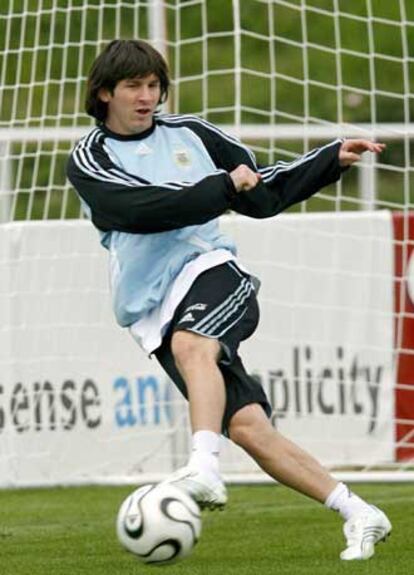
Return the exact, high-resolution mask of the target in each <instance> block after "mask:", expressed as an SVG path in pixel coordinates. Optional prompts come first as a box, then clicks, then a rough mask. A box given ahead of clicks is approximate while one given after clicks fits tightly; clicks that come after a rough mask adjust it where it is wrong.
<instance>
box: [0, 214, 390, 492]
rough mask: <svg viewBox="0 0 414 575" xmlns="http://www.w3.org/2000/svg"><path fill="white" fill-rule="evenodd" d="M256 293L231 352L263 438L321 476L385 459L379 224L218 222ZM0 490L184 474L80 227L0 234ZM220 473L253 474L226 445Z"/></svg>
mask: <svg viewBox="0 0 414 575" xmlns="http://www.w3.org/2000/svg"><path fill="white" fill-rule="evenodd" d="M222 224H223V229H224V230H225V231H227V232H228V233H229V234H231V235H232V236H233V237H234V238H235V239H236V241H237V243H238V245H239V247H240V257H241V261H242V263H243V264H244V265H245V266H246V267H247V268H248V269H249V270H251V271H252V272H254V273H257V275H258V276H259V277H260V279H261V280H262V287H261V291H260V294H259V300H260V305H261V313H262V319H261V324H260V327H259V329H258V331H257V332H256V334H255V335H254V336H253V337H252V338H251V340H249V341H248V342H246V343H243V344H242V356H243V357H245V358H246V361H245V363H246V364H247V366H248V368H249V369H250V370H251V371H252V372H254V373H255V374H256V375H257V377H259V378H260V379H261V381H262V383H263V385H264V387H265V389H266V391H267V392H268V395H269V398H270V400H271V402H272V404H273V407H274V409H275V412H274V416H273V418H272V421H273V423H274V425H275V426H276V427H277V428H278V429H279V430H280V431H282V432H283V433H286V434H287V435H288V436H289V437H291V438H292V439H294V440H295V441H298V442H299V443H300V444H301V445H302V446H304V447H305V448H307V449H309V450H310V451H311V452H312V453H313V454H314V455H316V456H317V457H318V458H320V459H322V461H323V462H324V463H326V464H328V465H354V464H369V463H374V462H375V463H376V462H384V461H390V460H392V458H393V448H394V445H393V437H394V422H393V409H394V399H393V371H392V357H393V286H392V278H393V259H392V230H391V222H390V216H389V214H387V213H380V214H378V213H377V214H353V215H333V214H332V215H330V214H328V215H306V216H302V215H300V216H299V215H284V216H280V217H279V218H276V219H273V220H266V221H255V220H248V219H245V218H239V217H234V218H227V219H225V218H223V222H222ZM0 313H1V327H0V346H1V350H0V370H1V371H0V485H1V486H9V485H29V484H30V485H37V484H62V483H63V484H68V483H79V482H98V481H106V480H108V481H114V482H116V481H127V480H132V479H135V478H136V477H141V476H144V475H145V476H149V475H153V476H157V475H159V474H161V475H162V474H165V473H168V472H170V471H171V470H172V469H174V468H175V467H176V466H178V465H181V464H183V463H184V462H185V460H186V456H187V452H188V422H187V408H186V404H185V402H184V401H183V400H182V399H181V398H180V397H179V396H178V394H177V393H176V391H175V389H174V387H173V385H172V384H171V383H170V382H169V381H168V379H167V377H166V376H165V375H164V374H163V372H162V371H161V369H160V368H159V366H158V365H157V362H156V360H155V359H154V360H150V359H148V358H146V357H145V356H144V354H143V353H142V352H141V351H140V350H139V349H138V347H137V346H136V344H135V343H134V341H133V340H132V338H131V337H130V336H129V334H128V332H127V331H126V330H121V329H120V328H119V327H118V326H117V325H116V324H115V321H114V319H113V317H112V313H111V304H110V295H109V292H108V280H107V254H106V252H105V250H103V249H102V248H101V247H100V246H99V243H98V237H97V233H96V231H95V230H94V229H93V228H92V226H91V225H90V224H89V223H87V222H81V221H74V222H55V223H53V222H39V223H14V224H5V225H2V226H0ZM222 468H223V471H224V472H227V473H237V472H249V471H251V470H253V469H255V466H254V465H252V464H251V463H250V462H249V460H248V459H247V457H242V456H241V455H240V452H239V450H235V449H230V448H229V446H226V447H225V449H224V452H223V458H222Z"/></svg>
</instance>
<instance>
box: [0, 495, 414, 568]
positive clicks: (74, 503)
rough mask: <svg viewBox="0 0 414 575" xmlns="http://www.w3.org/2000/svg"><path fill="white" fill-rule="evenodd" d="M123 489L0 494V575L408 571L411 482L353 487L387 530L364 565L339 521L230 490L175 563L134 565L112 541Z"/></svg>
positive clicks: (290, 501)
mask: <svg viewBox="0 0 414 575" xmlns="http://www.w3.org/2000/svg"><path fill="white" fill-rule="evenodd" d="M130 491H131V487H122V488H121V487H88V488H86V487H85V488H66V489H47V490H18V491H0V509H1V511H0V573H1V574H2V575H66V574H67V575H78V574H86V573H88V574H93V575H109V574H111V575H135V574H137V575H139V574H143V575H145V574H148V573H154V574H156V573H160V572H161V571H162V572H163V573H165V574H166V575H190V574H191V575H227V574H234V575H236V574H237V575H255V574H257V575H268V574H269V575H270V574H277V575H286V574H294V575H301V574H305V573H306V574H311V575H325V574H326V575H328V574H329V575H332V574H333V573H335V574H336V575H339V574H341V575H342V574H344V575H353V574H364V575H365V574H371V573H372V574H374V573H375V575H385V574H386V575H393V574H398V575H405V574H409V573H412V572H413V556H412V542H413V538H414V521H413V514H412V509H413V504H414V486H413V485H409V484H401V485H399V484H376V485H361V486H356V487H355V491H357V492H358V493H360V494H361V495H362V496H364V497H365V498H367V499H369V500H370V501H373V502H375V503H376V504H377V505H379V506H381V507H382V508H383V509H384V510H385V511H386V512H387V514H388V515H389V517H390V519H391V521H392V523H393V525H394V531H393V534H392V537H391V539H390V540H389V542H388V543H387V544H386V545H383V544H381V545H379V546H378V548H377V553H376V556H375V557H374V558H373V559H372V560H370V561H368V562H351V563H344V562H341V561H340V560H339V559H338V554H339V552H340V551H341V549H342V548H343V538H342V533H341V520H340V519H339V518H338V516H337V515H336V514H335V513H332V512H330V511H327V510H326V509H324V508H323V507H322V506H320V505H318V504H316V503H314V502H313V501H311V500H308V499H306V498H304V497H302V496H300V495H297V494H296V493H293V492H291V491H289V490H287V489H285V488H283V487H272V486H248V487H239V486H237V487H236V486H233V487H231V488H230V502H229V504H228V507H227V508H226V510H225V511H223V512H221V513H220V512H215V513H208V512H206V513H205V514H204V515H203V518H204V519H203V533H202V537H201V540H200V542H199V543H198V545H197V547H196V548H195V550H194V553H193V555H192V556H191V557H190V558H188V559H186V560H185V561H183V562H182V563H177V564H175V565H170V566H163V567H159V566H158V567H154V566H145V565H141V564H140V563H138V562H137V561H136V560H135V559H134V557H133V556H132V555H130V554H129V553H127V552H125V551H124V550H123V549H122V548H121V547H120V546H119V544H118V543H117V540H116V536H115V532H114V517H115V515H116V511H117V508H118V506H119V504H120V502H121V501H122V500H123V498H124V497H125V496H126V495H127V494H128V493H129V492H130Z"/></svg>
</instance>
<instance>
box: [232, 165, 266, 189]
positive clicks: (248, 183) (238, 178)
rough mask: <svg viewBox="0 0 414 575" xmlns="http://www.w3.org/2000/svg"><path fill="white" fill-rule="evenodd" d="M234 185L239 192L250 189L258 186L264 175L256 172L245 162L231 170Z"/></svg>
mask: <svg viewBox="0 0 414 575" xmlns="http://www.w3.org/2000/svg"><path fill="white" fill-rule="evenodd" d="M230 177H231V179H232V180H233V184H234V187H235V188H236V191H237V192H242V191H248V190H251V189H252V188H254V187H256V186H257V184H258V183H259V182H260V180H261V179H262V176H261V175H260V174H258V173H257V172H254V171H253V170H251V169H250V168H249V166H246V165H245V164H240V166H237V168H236V169H235V170H233V171H232V172H230Z"/></svg>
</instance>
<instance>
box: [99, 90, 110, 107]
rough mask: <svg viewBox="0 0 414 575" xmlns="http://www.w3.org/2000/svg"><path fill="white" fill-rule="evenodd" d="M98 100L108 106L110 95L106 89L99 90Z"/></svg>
mask: <svg viewBox="0 0 414 575" xmlns="http://www.w3.org/2000/svg"><path fill="white" fill-rule="evenodd" d="M98 98H99V99H100V100H101V101H102V102H105V104H108V102H110V101H111V99H112V93H111V92H110V91H109V90H108V89H107V88H100V89H99V92H98Z"/></svg>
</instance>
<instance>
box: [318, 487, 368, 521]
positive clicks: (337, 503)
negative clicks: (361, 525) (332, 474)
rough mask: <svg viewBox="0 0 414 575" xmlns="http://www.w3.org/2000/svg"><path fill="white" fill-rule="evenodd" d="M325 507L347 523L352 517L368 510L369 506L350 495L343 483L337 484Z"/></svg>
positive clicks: (352, 494)
mask: <svg viewBox="0 0 414 575" xmlns="http://www.w3.org/2000/svg"><path fill="white" fill-rule="evenodd" d="M325 505H326V507H329V509H332V510H333V511H338V512H339V514H340V515H341V516H342V517H343V518H344V519H345V521H347V520H348V519H349V518H350V517H352V515H355V514H356V513H361V512H364V511H367V510H369V509H370V506H369V504H368V503H367V502H366V501H364V500H363V499H361V498H360V497H358V495H355V493H352V491H351V490H350V489H349V487H347V485H345V484H344V483H338V485H337V486H336V487H335V489H334V490H333V491H332V493H331V494H330V495H329V496H328V498H327V499H326V501H325Z"/></svg>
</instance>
